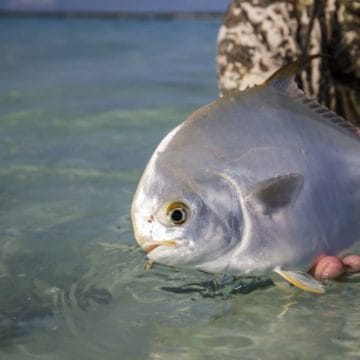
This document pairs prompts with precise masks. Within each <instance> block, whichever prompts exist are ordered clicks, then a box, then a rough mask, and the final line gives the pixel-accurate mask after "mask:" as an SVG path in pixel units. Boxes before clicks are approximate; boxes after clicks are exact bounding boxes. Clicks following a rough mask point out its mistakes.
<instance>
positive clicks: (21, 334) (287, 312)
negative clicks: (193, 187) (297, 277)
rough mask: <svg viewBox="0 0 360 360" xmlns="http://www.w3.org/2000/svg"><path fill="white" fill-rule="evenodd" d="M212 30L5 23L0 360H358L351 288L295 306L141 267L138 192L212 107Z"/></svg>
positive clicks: (253, 284)
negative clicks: (180, 133) (135, 218)
mask: <svg viewBox="0 0 360 360" xmlns="http://www.w3.org/2000/svg"><path fill="white" fill-rule="evenodd" d="M218 26H219V24H218V23H216V22H151V21H149V22H135V21H134V22H131V21H130V22H126V21H110V20H102V21H100V20H99V21H96V20H45V19H41V20H39V19H31V20H30V19H26V20H16V19H1V20H0V54H1V56H0V79H1V81H0V140H1V141H0V161H1V163H0V199H1V201H0V254H1V259H0V358H1V359H3V358H4V359H10V360H12V359H49V360H50V359H70V360H71V359H80V358H83V359H219V358H226V359H319V358H323V359H325V358H326V359H344V358H349V359H352V358H353V359H356V358H359V357H360V301H359V294H360V281H359V280H358V278H354V279H353V280H352V281H348V282H343V283H330V284H328V285H327V293H326V294H325V295H323V296H314V295H311V294H307V293H302V292H299V293H296V294H294V295H292V296H290V295H288V294H286V293H284V292H282V291H279V290H278V289H277V288H275V287H274V286H271V285H269V282H268V281H267V279H258V280H250V279H247V280H244V281H243V282H241V283H239V284H237V285H238V290H237V291H232V289H233V288H234V284H233V283H232V282H231V281H230V280H226V279H225V280H224V279H222V278H219V277H217V278H214V277H211V276H209V275H206V274H203V273H200V272H196V271H190V270H187V271H184V270H179V269H172V268H166V267H162V266H155V267H154V268H153V269H152V270H151V271H146V270H145V269H144V265H145V260H144V254H143V253H142V252H141V251H140V250H139V249H138V248H137V247H136V245H135V240H134V237H133V234H132V231H131V225H130V218H129V206H130V202H131V198H132V194H133V191H134V190H135V186H136V183H137V180H138V178H139V176H140V174H141V171H142V169H143V168H144V166H145V164H146V162H147V160H148V158H149V156H150V154H151V152H152V151H153V149H154V147H155V146H156V145H157V143H158V142H159V141H160V139H161V138H162V137H163V136H164V134H166V132H167V131H168V130H169V129H171V128H172V127H174V126H175V125H176V124H178V123H179V122H180V121H181V120H182V119H183V118H185V117H186V116H187V114H189V113H190V112H191V111H192V110H194V109H195V108H197V107H198V106H200V105H202V104H204V103H206V102H208V101H210V100H212V99H214V98H216V96H217V88H216V78H215V64H214V58H215V38H216V33H217V29H218ZM358 249H359V247H358Z"/></svg>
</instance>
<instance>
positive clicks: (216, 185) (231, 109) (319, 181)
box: [132, 68, 360, 275]
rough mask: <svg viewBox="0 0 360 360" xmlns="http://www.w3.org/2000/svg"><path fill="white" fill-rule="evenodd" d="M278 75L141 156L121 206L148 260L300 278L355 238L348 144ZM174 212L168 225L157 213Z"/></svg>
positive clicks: (356, 213) (337, 123) (358, 206)
mask: <svg viewBox="0 0 360 360" xmlns="http://www.w3.org/2000/svg"><path fill="white" fill-rule="evenodd" d="M346 127H347V125H346V123H345V122H344V121H343V119H341V118H339V117H337V116H336V114H334V113H332V112H331V111H329V110H328V109H326V108H324V107H323V106H321V105H319V104H317V103H316V102H314V101H311V100H310V99H308V98H307V97H306V96H305V95H303V94H302V93H301V92H300V91H299V90H298V89H297V87H296V84H295V82H294V74H293V73H290V72H289V68H287V69H284V70H280V71H279V72H278V73H277V74H276V75H275V76H273V77H272V78H271V79H270V80H269V81H268V82H267V83H265V84H264V85H262V86H258V87H254V88H251V89H248V90H246V91H243V92H239V93H233V94H231V95H229V96H226V97H224V98H221V99H218V100H216V101H214V102H213V103H211V104H209V105H206V106H205V107H203V108H201V109H199V110H198V111H196V112H195V113H193V114H192V115H190V117H189V118H188V119H186V120H185V122H183V123H182V124H180V125H179V126H178V127H177V128H176V129H174V130H173V131H172V132H171V133H170V134H168V135H167V136H166V137H165V139H164V140H163V141H162V142H161V143H160V145H159V147H158V148H157V150H156V151H155V153H154V154H153V156H152V158H151V160H150V162H149V164H148V165H147V167H146V169H145V171H144V174H143V176H142V178H141V180H140V182H139V185H138V188H137V191H136V194H135V196H134V200H133V203H132V221H133V226H134V231H135V236H136V239H137V241H138V243H139V244H140V245H141V246H144V244H145V243H147V242H154V241H155V242H156V243H159V244H161V242H162V241H163V242H164V241H169V240H171V241H174V242H175V243H176V246H172V247H168V246H157V247H156V248H155V249H154V250H152V251H151V252H150V253H149V254H148V257H149V259H151V260H152V261H154V262H158V263H162V264H166V265H174V266H187V267H194V268H198V269H202V270H205V271H208V272H214V273H228V274H234V275H239V274H245V273H246V274H249V273H250V274H267V273H270V272H272V271H274V269H276V268H281V269H286V270H304V271H306V270H308V269H309V268H310V266H311V265H312V264H313V262H314V261H315V259H316V258H317V257H318V256H319V255H321V254H323V253H326V254H339V253H340V252H341V251H343V250H346V249H347V248H349V247H350V246H351V245H353V244H354V243H355V242H356V241H358V240H360V221H359V219H360V189H359V184H360V156H359V155H360V141H359V137H357V136H356V135H354V134H352V133H351V128H350V129H347V128H346ZM179 200H181V201H182V202H184V203H186V204H187V206H188V207H189V209H190V215H189V218H188V219H187V221H186V222H185V223H184V224H183V225H181V226H174V225H172V224H171V223H169V219H168V218H167V217H166V214H165V213H164V211H165V210H164V206H165V204H167V203H169V202H173V201H179Z"/></svg>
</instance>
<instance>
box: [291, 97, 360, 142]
mask: <svg viewBox="0 0 360 360" xmlns="http://www.w3.org/2000/svg"><path fill="white" fill-rule="evenodd" d="M297 101H300V102H301V103H302V104H303V105H304V106H306V107H307V108H308V109H310V110H311V111H313V112H314V113H315V114H317V115H318V116H320V118H321V120H322V121H323V122H324V123H327V124H328V125H330V126H332V127H335V128H337V129H338V130H340V131H341V132H343V133H346V134H348V135H349V134H350V135H352V136H353V137H355V138H356V139H357V140H359V141H360V136H359V134H360V133H359V129H357V128H356V127H355V126H354V125H353V124H351V123H350V122H349V121H347V120H346V119H344V118H343V117H341V116H340V115H338V114H336V113H335V112H334V111H332V110H330V109H328V108H327V107H326V106H324V105H321V104H320V103H318V102H317V101H316V100H314V99H311V98H310V97H308V96H307V95H305V94H302V95H301V96H300V97H299V98H298V99H297Z"/></svg>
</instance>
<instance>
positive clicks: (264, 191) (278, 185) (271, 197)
mask: <svg viewBox="0 0 360 360" xmlns="http://www.w3.org/2000/svg"><path fill="white" fill-rule="evenodd" d="M303 184H304V177H303V176H302V175H300V174H286V175H280V176H277V177H274V178H271V179H267V180H265V181H263V182H260V183H259V184H257V185H256V187H255V189H254V190H253V191H251V193H250V194H248V195H247V200H248V201H249V202H250V203H252V205H253V207H255V208H260V211H261V212H262V213H263V214H264V215H271V214H273V213H274V212H276V211H278V210H280V209H282V208H286V207H288V206H291V205H292V204H293V203H294V202H295V200H296V199H297V197H298V195H299V193H300V191H301V189H302V187H303Z"/></svg>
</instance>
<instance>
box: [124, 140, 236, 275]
mask: <svg viewBox="0 0 360 360" xmlns="http://www.w3.org/2000/svg"><path fill="white" fill-rule="evenodd" d="M160 147H161V146H160ZM169 154H170V155H171V150H170V149H167V151H166V152H161V151H160V152H159V151H156V152H155V154H154V155H153V157H152V159H151V160H150V162H149V164H148V166H147V167H146V169H145V171H144V174H143V176H142V178H141V179H140V182H139V185H138V188H137V190H136V193H135V196H134V199H133V202H132V208H131V218H132V223H133V228H134V234H135V238H136V240H137V242H138V244H139V245H140V246H141V247H142V248H143V250H145V251H146V252H147V257H148V258H149V259H150V260H151V261H153V262H157V263H160V264H164V265H170V266H182V267H192V268H193V267H195V268H202V264H204V263H207V262H209V261H212V260H215V259H216V260H218V259H220V258H222V257H223V256H226V254H228V252H229V251H230V249H231V248H233V247H234V246H235V245H236V243H237V241H238V239H239V237H240V236H241V233H242V229H243V222H242V218H241V216H239V215H240V214H241V209H240V204H239V202H238V201H237V197H236V196H234V193H233V189H232V188H231V186H229V184H228V183H227V182H226V181H225V180H224V179H223V177H222V176H221V175H219V174H217V173H216V172H207V171H200V170H199V171H196V169H195V168H193V170H192V171H191V172H190V171H186V169H185V168H186V164H184V163H185V161H184V159H182V160H179V158H178V161H172V162H171V161H168V160H169V159H168V158H167V156H169ZM178 156H180V155H178ZM179 164H181V166H180V165H179ZM216 263H217V264H218V265H219V264H220V263H221V261H216ZM220 270H223V269H220Z"/></svg>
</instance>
